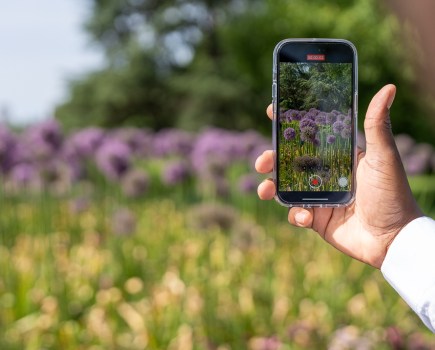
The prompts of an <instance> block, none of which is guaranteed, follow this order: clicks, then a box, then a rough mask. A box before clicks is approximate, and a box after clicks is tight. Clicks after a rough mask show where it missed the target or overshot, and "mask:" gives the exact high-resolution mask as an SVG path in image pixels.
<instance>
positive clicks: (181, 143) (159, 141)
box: [154, 129, 195, 156]
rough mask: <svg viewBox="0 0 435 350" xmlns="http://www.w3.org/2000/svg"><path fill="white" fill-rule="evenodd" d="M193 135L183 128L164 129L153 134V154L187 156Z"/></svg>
mask: <svg viewBox="0 0 435 350" xmlns="http://www.w3.org/2000/svg"><path fill="white" fill-rule="evenodd" d="M194 142H195V137H194V136H193V135H192V134H191V133H189V132H187V131H183V130H178V129H165V130H161V131H159V132H158V133H157V134H156V135H155V136H154V154H155V155H157V156H168V155H180V156H188V155H189V154H190V152H191V151H192V147H193V144H194Z"/></svg>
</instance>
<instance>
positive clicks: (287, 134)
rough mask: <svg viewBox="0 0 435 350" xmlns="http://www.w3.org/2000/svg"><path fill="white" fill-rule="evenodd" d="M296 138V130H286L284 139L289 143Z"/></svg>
mask: <svg viewBox="0 0 435 350" xmlns="http://www.w3.org/2000/svg"><path fill="white" fill-rule="evenodd" d="M295 136H296V132H295V129H293V128H287V129H285V130H284V138H285V139H286V140H287V141H289V140H293V139H294V138H295Z"/></svg>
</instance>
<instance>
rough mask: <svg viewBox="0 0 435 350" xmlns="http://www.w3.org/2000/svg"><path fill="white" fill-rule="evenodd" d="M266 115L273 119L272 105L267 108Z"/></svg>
mask: <svg viewBox="0 0 435 350" xmlns="http://www.w3.org/2000/svg"><path fill="white" fill-rule="evenodd" d="M266 113H267V116H268V117H269V118H270V119H272V118H273V108H272V104H270V105H269V106H267V109H266Z"/></svg>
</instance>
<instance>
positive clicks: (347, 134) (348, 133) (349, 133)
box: [341, 126, 352, 139]
mask: <svg viewBox="0 0 435 350" xmlns="http://www.w3.org/2000/svg"><path fill="white" fill-rule="evenodd" d="M351 136H352V129H351V128H350V126H345V127H344V128H343V130H341V137H342V138H344V139H348V138H350V137H351Z"/></svg>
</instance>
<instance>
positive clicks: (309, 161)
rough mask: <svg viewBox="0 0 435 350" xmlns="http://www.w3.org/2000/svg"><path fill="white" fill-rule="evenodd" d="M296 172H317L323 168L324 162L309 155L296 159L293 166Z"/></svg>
mask: <svg viewBox="0 0 435 350" xmlns="http://www.w3.org/2000/svg"><path fill="white" fill-rule="evenodd" d="M293 167H294V169H295V171H299V172H302V171H315V170H319V169H321V167H322V160H321V159H320V158H317V157H311V156H308V155H305V156H301V157H296V158H295V161H294V165H293Z"/></svg>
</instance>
